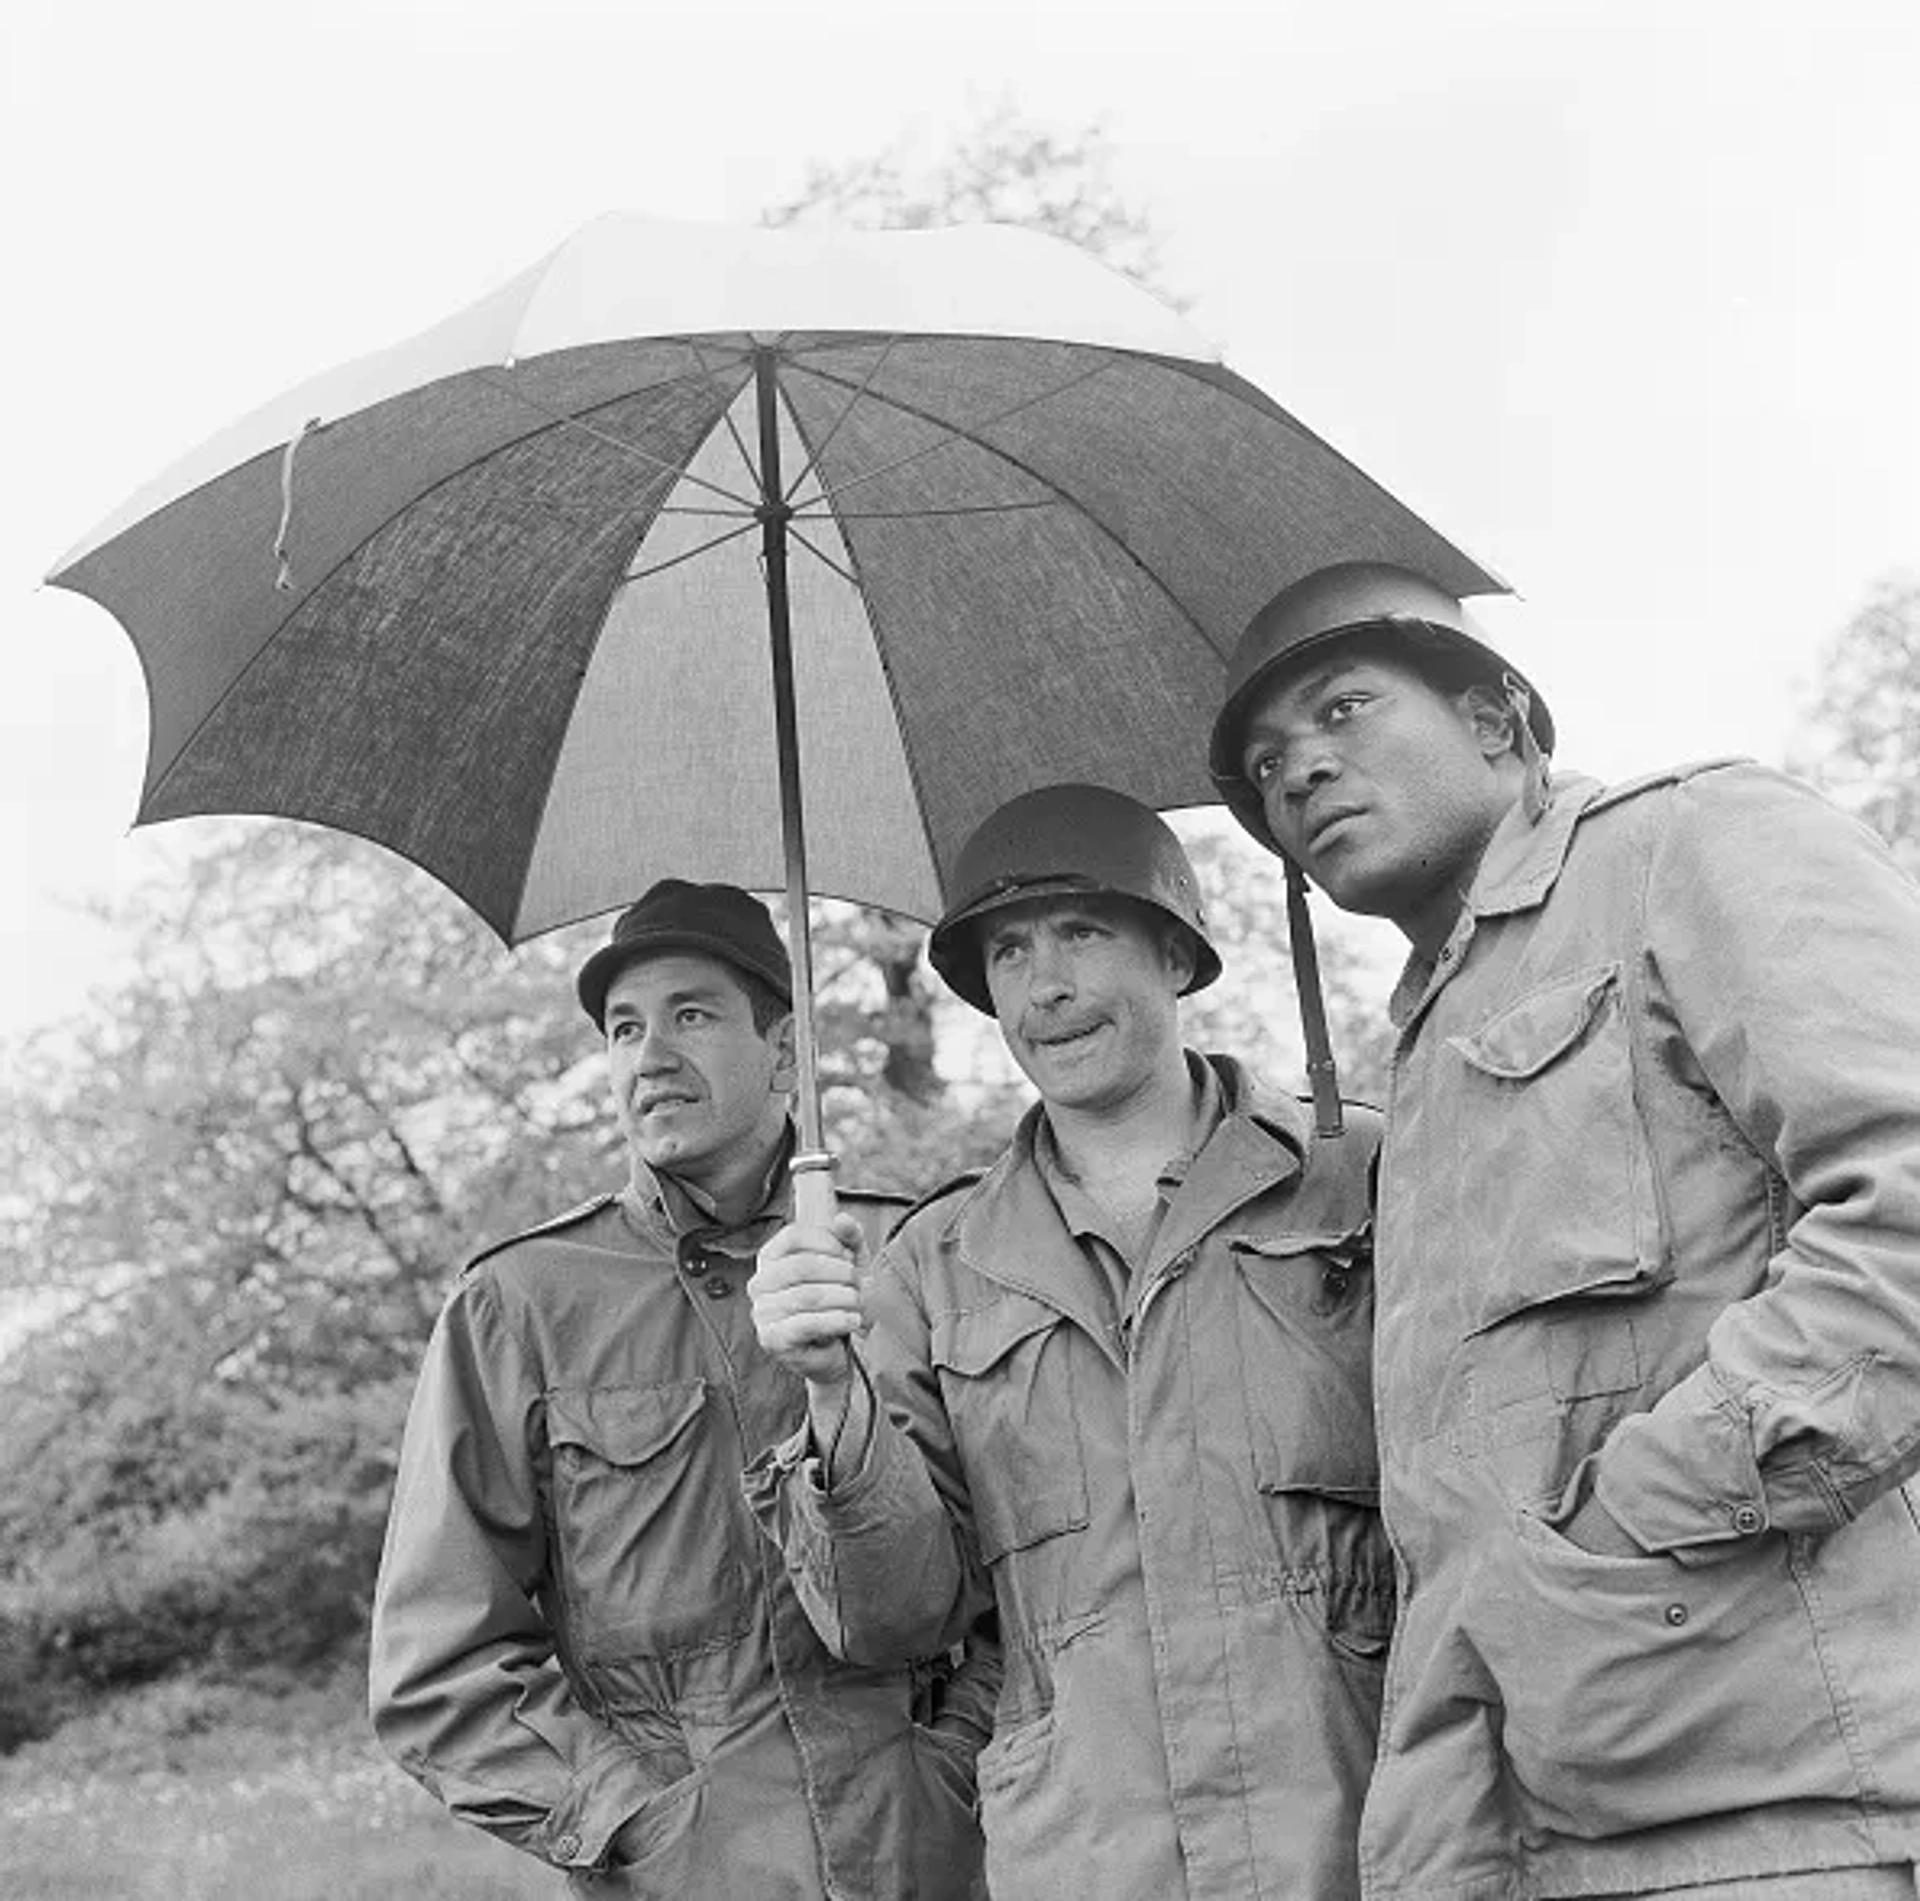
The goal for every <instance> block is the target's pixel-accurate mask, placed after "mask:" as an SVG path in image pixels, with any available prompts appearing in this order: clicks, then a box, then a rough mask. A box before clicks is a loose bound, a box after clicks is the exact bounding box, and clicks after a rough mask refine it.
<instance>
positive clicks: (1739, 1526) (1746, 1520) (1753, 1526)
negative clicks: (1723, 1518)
mask: <svg viewBox="0 0 1920 1901" xmlns="http://www.w3.org/2000/svg"><path fill="white" fill-rule="evenodd" d="M1765 1523H1766V1520H1765V1519H1764V1518H1762V1517H1761V1516H1760V1508H1759V1507H1758V1506H1757V1505H1736V1506H1735V1507H1734V1508H1733V1528H1734V1530H1735V1531H1737V1532H1738V1533H1739V1534H1740V1535H1741V1537H1743V1538H1750V1537H1752V1535H1753V1534H1754V1533H1755V1532H1756V1531H1758V1530H1759V1529H1760V1527H1761V1526H1762V1525H1764V1524H1765Z"/></svg>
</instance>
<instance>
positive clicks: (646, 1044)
mask: <svg viewBox="0 0 1920 1901" xmlns="http://www.w3.org/2000/svg"><path fill="white" fill-rule="evenodd" d="M636 1067H637V1068H638V1069H639V1071H640V1073H641V1075H643V1076H661V1075H665V1074H667V1073H669V1072H670V1071H672V1070H675V1069H678V1068H679V1067H680V1050H679V1046H678V1045H677V1044H676V1043H675V1042H674V1040H673V1036H672V1033H671V1032H670V1031H669V1030H668V1028H667V1027H666V1026H665V1025H664V1024H654V1025H653V1026H651V1027H650V1028H648V1029H644V1030H642V1031H641V1032H640V1054H639V1057H638V1058H637V1059H636Z"/></svg>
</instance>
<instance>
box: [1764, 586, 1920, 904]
mask: <svg viewBox="0 0 1920 1901" xmlns="http://www.w3.org/2000/svg"><path fill="white" fill-rule="evenodd" d="M1791 764H1792V766H1793V769H1794V770H1795V771H1796V772H1799V773H1800V774H1802V775H1803V776H1804V777H1806V778H1808V779H1811V780H1812V781H1813V783H1814V784H1815V785H1817V786H1819V787H1820V788H1821V789H1822V790H1823V791H1824V792H1826V793H1827V794H1828V796H1829V797H1831V798H1833V799H1834V800H1835V801H1837V802H1838V803H1839V804H1841V805H1843V806H1845V807H1846V809H1847V810H1848V811H1849V812H1852V813H1854V814H1855V815H1856V816H1858V817H1860V818H1863V819H1865V820H1866V822H1867V823H1868V824H1869V825H1871V826H1872V827H1873V828H1874V829H1875V830H1876V831H1877V832H1879V833H1880V835H1881V836H1882V837H1883V838H1885V839H1886V840H1888V842H1889V843H1890V844H1891V845H1892V846H1893V848H1894V852H1895V854H1896V855H1897V856H1898V857H1899V859H1900V861H1901V863H1902V864H1904V865H1905V866H1906V867H1907V869H1908V870H1909V871H1912V872H1914V873H1915V874H1916V875H1920V574H1914V573H1911V572H1908V573H1895V574H1889V575H1886V576H1884V577H1882V579H1881V580H1880V581H1879V582H1878V583H1877V584H1876V585H1875V587H1874V588H1873V590H1872V592H1871V593H1870V594H1869V596H1868V598H1867V600H1866V601H1865V602H1864V603H1863V604H1862V606H1861V607H1860V609H1859V611H1858V612H1857V613H1856V614H1855V615H1854V616H1853V618H1852V619H1851V620H1850V621H1848V622H1847V624H1846V625H1845V626H1844V627H1843V628H1841V629H1840V631H1839V632H1838V633H1837V634H1835V635H1834V637H1833V638H1832V639H1831V640H1830V641H1829V642H1828V643H1827V647H1826V650H1825V652H1824V653H1823V654H1822V656H1821V667H1820V680H1819V685H1818V688H1817V690H1816V692H1815V694H1814V696H1813V698H1812V701H1811V704H1810V705H1809V706H1808V708H1807V711H1806V715H1805V717H1804V719H1803V721H1802V724H1801V731H1800V734H1799V736H1798V738H1797V740H1796V743H1795V745H1794V749H1793V755H1792V760H1791Z"/></svg>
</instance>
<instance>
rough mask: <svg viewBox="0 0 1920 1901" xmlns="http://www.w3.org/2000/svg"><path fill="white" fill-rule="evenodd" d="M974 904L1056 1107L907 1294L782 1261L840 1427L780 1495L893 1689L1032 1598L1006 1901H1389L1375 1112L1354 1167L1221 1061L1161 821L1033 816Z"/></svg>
mask: <svg viewBox="0 0 1920 1901" xmlns="http://www.w3.org/2000/svg"><path fill="white" fill-rule="evenodd" d="M955 885H956V889H957V890H958V892H959V893H960V896H959V899H958V901H957V902H956V903H955V904H954V905H953V906H952V908H951V909H950V910H949V911H948V912H947V914H946V915H945V916H944V917H943V918H942V919H941V921H940V923H939V925H938V926H937V927H936V929H935V931H934V933H933V938H932V942H931V946H930V949H931V954H932V958H933V962H934V965H935V967H936V969H938V970H939V972H940V974H941V975H942V976H943V977H944V979H945V980H946V982H947V983H948V985H949V986H950V987H951V988H952V989H953V990H955V991H956V992H957V993H958V994H959V995H960V996H961V997H962V998H964V999H965V1000H966V1001H967V1002H968V1003H970V1004H972V1005H973V1006H974V1008H976V1009H978V1010H981V1011H983V1012H991V1013H992V1014H993V1015H994V1016H995V1017H996V1018H997V1019H998V1021H999V1025H1000V1029H1001V1034H1002V1035H1003V1037H1004V1038H1005V1040H1006V1044H1007V1047H1008V1049H1009V1051H1010V1052H1011V1053H1012V1055H1013V1057H1014V1059H1015V1060H1016V1061H1017V1062H1018V1063H1019V1065H1020V1067H1021V1068H1022V1070H1024V1072H1025V1073H1026V1075H1027V1077H1028V1079H1029V1080H1030V1081H1031V1082H1032V1083H1033V1085H1034V1086H1035V1088H1036V1089H1037V1090H1038V1091H1039V1094H1040V1102H1039V1104H1038V1106H1037V1107H1036V1108H1035V1109H1034V1110H1033V1111H1032V1112H1031V1113H1030V1114H1029V1115H1028V1116H1027V1118H1026V1119H1025V1120H1024V1121H1023V1122H1022V1124H1021V1126H1020V1128H1019V1130H1018V1132H1017V1133H1016V1135H1015V1137H1014V1140H1013V1142H1012V1144H1011V1146H1010V1147H1009V1148H1008V1149H1007V1150H1006V1152H1005V1153H1004V1154H1003V1155H1002V1156H1001V1157H1000V1159H999V1160H998V1161H997V1162H996V1163H995V1164H994V1166H993V1167H992V1168H991V1169H990V1170H989V1171H988V1172H987V1173H986V1175H985V1176H984V1177H983V1178H981V1179H978V1180H974V1181H969V1182H966V1183H962V1184H958V1185H956V1186H954V1187H953V1188H952V1189H951V1190H949V1191H946V1192H942V1193H941V1194H938V1195H936V1196H935V1197H933V1198H932V1199H931V1200H930V1201H929V1202H927V1203H926V1204H924V1205H923V1206H922V1207H921V1208H920V1209H919V1210H918V1211H917V1212H915V1213H914V1214H912V1215H911V1216H909V1217H908V1219H907V1220H906V1221H905V1222H904V1223H903V1224H902V1225H901V1228H900V1230H899V1232H898V1233H897V1234H896V1236H895V1237H894V1239H893V1241H892V1242H891V1243H890V1244H889V1245H888V1247H887V1248H886V1250H885V1251H884V1252H883V1253H882V1254H881V1256H880V1259H879V1263H878V1266H877V1269H876V1271H875V1272H874V1274H873V1276H872V1279H871V1282H870V1283H869V1282H867V1281H866V1280H865V1279H864V1277H863V1274H862V1271H861V1266H862V1264H861V1262H860V1260H859V1258H858V1257H859V1256H860V1255H861V1254H862V1253H863V1252H864V1238H863V1236H862V1233H861V1231H860V1229H859V1226H858V1224H857V1223H855V1222H854V1221H852V1220H849V1219H846V1218H842V1219H841V1221H840V1222H839V1223H838V1225H837V1229H836V1231H835V1232H832V1233H828V1232H825V1231H819V1230H809V1229H805V1228H788V1229H786V1230H783V1231H782V1232H781V1233H780V1234H779V1235H777V1236H775V1237H774V1238H773V1239H772V1240H771V1241H770V1242H769V1243H768V1244H767V1245H766V1246H765V1247H764V1248H763V1249H762V1250H761V1255H760V1267H759V1271H758V1273H757V1274H756V1275H755V1277H754V1280H753V1283H752V1288H751V1291H752V1294H753V1299H754V1312H755V1320H756V1323H757V1325H758V1328H759V1332H760V1338H761V1340H762V1342H763V1343H764V1344H765V1345H766V1346H767V1348H768V1349H769V1350H770V1351H771V1352H773V1353H775V1354H776V1355H778V1356H779V1357H781V1358H782V1359H784V1360H785V1361H786V1362H787V1364H788V1365H790V1366H792V1367H793V1368H794V1369H795V1370H796V1371H798V1372H800V1373H802V1374H803V1375H805V1377H806V1379H807V1383H808V1396H809V1411H810V1428H809V1430H808V1431H806V1432H803V1433H800V1434H797V1435H796V1436H795V1437H794V1438H793V1439H792V1440H790V1441H789V1442H788V1443H787V1444H785V1445H783V1446H781V1447H778V1448H776V1450H775V1452H774V1453H773V1455H772V1456H771V1457H770V1458H769V1459H768V1460H766V1461H765V1462H763V1464H762V1465H761V1467H760V1468H759V1469H758V1470H757V1471H756V1472H754V1473H753V1474H752V1475H751V1476H750V1490H751V1495H752V1496H753V1497H754V1499H755V1501H756V1504H757V1507H758V1509H759V1511H760V1513H761V1515H762V1522H763V1523H764V1524H765V1525H766V1526H767V1527H768V1529H769V1531H770V1533H771V1534H772V1536H773V1537H774V1538H775V1539H776V1540H777V1541H778V1542H779V1543H780V1544H781V1545H782V1546H783V1548H784V1553H785V1556H786V1559H787V1562H788V1564H789V1566H790V1567H791V1569H792V1570H793V1572H794V1575H795V1579H796V1583H797V1585H798V1587H799V1590H800V1592H801V1596H802V1600H803V1601H804V1603H805V1604H806V1606H807V1608H808V1610H809V1612H810V1613H811V1614H812V1616H813V1618H814V1620H815V1622H816V1624H817V1625H818V1626H819V1628H820V1630H821V1632H822V1633H823V1634H824V1635H825V1636H826V1638H827V1640H828V1642H829V1643H830V1644H831V1645H832V1646H833V1648H834V1649H835V1650H836V1651H837V1652H838V1653H839V1654H841V1655H843V1656H846V1657H848V1658H851V1659H854V1660H857V1661H859V1662H863V1663H865V1664H868V1665H870V1666H873V1667H887V1666H890V1665H895V1664H897V1663H898V1662H899V1661H900V1660H902V1659H904V1658H907V1657H911V1656H913V1655H916V1654H919V1653H921V1652H923V1651H925V1650H927V1649H929V1648H932V1647H934V1646H937V1645H940V1644H944V1643H948V1642H951V1641H952V1640H953V1638H954V1637H955V1636H956V1635H958V1634H959V1633H960V1632H962V1631H964V1630H965V1629H966V1628H967V1627H968V1625H969V1624H970V1622H971V1620H972V1619H973V1618H974V1617H975V1615H976V1614H977V1613H978V1610H979V1608H980V1607H981V1606H982V1605H983V1604H984V1603H986V1602H988V1601H989V1600H990V1599H991V1600H997V1604H998V1610H999V1617H1000V1626H1001V1633H1002V1636H1003V1638H1004V1640H1005V1643H1006V1651H1007V1667H1006V1676H1005V1682H1004V1687H1003V1690H1002V1694H1001V1698H1000V1703H999V1708H998V1713H997V1720H996V1725H995V1729H994V1735H993V1740H992V1742H991V1743H990V1744H989V1745H988V1747H987V1750H986V1751H985V1753H984V1754H983V1755H982V1757H981V1764H980V1769H981V1773H980V1803H981V1821H982V1826H983V1828H984V1830H985V1834H986V1840H987V1879H988V1886H989V1889H990V1891H991V1892H992V1894H993V1895H994V1897H995V1901H1023V1898H1025V1901H1075V1898H1081V1901H1181V1898H1182V1897H1194V1898H1195V1901H1199V1898H1200V1897H1206V1898H1207V1901H1244V1897H1248V1896H1252V1895H1271V1896H1276V1897H1280V1896H1287V1897H1299V1901H1308V1898H1309V1897H1311V1898H1312V1901H1338V1897H1341V1896H1352V1895H1356V1894H1357V1893H1358V1883H1357V1878H1356V1873H1355V1857H1354V1845H1355V1835H1356V1831H1357V1827H1358V1819H1359V1809H1360V1800H1361V1793H1362V1791H1363V1789H1364V1787H1365V1783H1366V1778H1367V1772H1368V1769H1369V1767H1370V1765H1371V1762H1372V1759H1373V1751H1374V1741H1375V1733H1376V1721H1377V1705H1378V1694H1379V1683H1380V1673H1381V1659H1382V1654H1383V1652H1384V1649H1385V1646H1386V1641H1387V1636H1388V1632H1389V1630H1390V1627H1391V1623H1392V1616H1393V1592H1392V1567H1391V1560H1390V1556H1389V1553H1388V1551H1387V1548H1386V1545H1385V1543H1384V1541H1383V1539H1382V1536H1381V1533H1380V1527H1379V1521H1378V1517H1377V1513H1376V1510H1375V1476H1374V1457H1373V1427H1372V1411H1371V1401H1370V1396H1369V1387H1368V1352H1369V1340H1368V1334H1369V1321H1370V1317H1371V1311H1372V1288H1371V1272H1370V1268H1369V1264H1368V1253H1367V1232H1366V1214H1367V1167H1368V1162H1369V1158H1370V1156H1371V1153H1372V1146H1373V1143H1372V1120H1373V1119H1372V1118H1371V1117H1370V1116H1369V1115H1368V1114H1367V1113H1366V1112H1364V1111H1355V1112H1353V1114H1352V1115H1351V1118H1350V1127H1349V1129H1348V1131H1347V1133H1345V1134H1344V1135H1342V1136H1340V1137H1338V1138H1333V1139H1328V1140H1316V1139H1315V1138H1314V1136H1313V1134H1312V1132H1311V1125H1310V1124H1309V1122H1308V1121H1307V1119H1306V1117H1305V1116H1304V1115H1303V1113H1302V1111H1301V1108H1300V1105H1299V1104H1298V1103H1296V1102H1295V1101H1294V1100H1293V1099H1292V1098H1290V1097H1276V1096H1272V1095H1269V1094H1267V1093H1265V1092H1264V1091H1263V1090H1261V1089H1260V1088H1258V1087H1257V1086H1256V1085H1255V1083H1254V1082H1253V1080H1252V1079H1251V1078H1250V1077H1249V1076H1248V1075H1247V1074H1246V1072H1245V1071H1243V1070H1242V1069H1241V1068H1240V1067H1239V1066H1238V1065H1237V1064H1236V1063H1234V1062H1233V1061H1232V1060H1231V1059H1229V1058H1225V1057H1210V1058H1202V1057H1200V1056H1197V1055H1194V1054H1192V1053H1190V1052H1188V1051H1186V1050H1185V1049H1183V1047H1182V1044H1181V1038H1180V1024H1179V998H1180V996H1181V995H1182V994H1184V993H1185V992H1187V991H1191V990H1195V989H1198V988H1199V987H1200V986H1202V985H1204V984H1207V983H1210V982H1211V981H1212V980H1213V979H1214V978H1215V977H1216V976H1217V975H1218V974H1219V970H1220V960H1219V957H1218V955H1217V954H1216V952H1215V951H1214V948H1213V946H1212V944H1211V943H1210V942H1209V940H1208V937H1207V932H1206V925H1205V920H1204V918H1203V916H1202V914H1201V909H1200V902H1199V894H1198V890H1197V887H1196V884H1195V881H1194V876H1193V870H1192V867H1191V865H1190V864H1189V863H1188V862H1187V858H1186V854H1185V852H1184V851H1182V849H1181V848H1180V844H1179V841H1178V840H1177V839H1176V838H1175V837H1174V835H1173V834H1172V832H1171V831H1170V830H1169V829H1168V828H1167V827H1166V825H1165V824H1164V823H1163V822H1162V821H1161V820H1160V819H1159V818H1158V817H1157V816H1156V815H1155V814H1154V813H1153V812H1151V811H1149V810H1148V809H1147V808H1145V807H1144V806H1141V805H1137V804H1136V803H1135V802H1134V801H1133V800H1131V799H1129V798H1125V797H1123V796H1121V795H1120V794H1118V793H1115V792H1110V791H1106V790H1104V789H1102V788H1099V787H1095V786H1084V785H1074V786H1057V787H1052V788H1048V789H1046V790H1043V791H1039V792H1034V793H1029V794H1026V795H1023V796H1022V797H1019V798H1016V799H1014V800H1012V801H1011V802H1010V803H1008V804H1006V805H1004V806H1002V807H1001V808H1000V810H999V811H997V812H996V813H994V814H993V815H992V816H990V817H989V818H988V819H987V820H986V821H985V823H984V824H982V825H981V826H980V827H979V828H978V830H977V831H976V832H975V833H974V834H973V835H972V837H971V838H970V840H969V841H968V843H967V844H966V846H965V847H964V849H963V851H962V853H961V856H960V859H959V863H958V867H957V872H956V879H955ZM869 1323H870V1325H871V1331H870V1332H867V1333H866V1334H865V1338H864V1341H863V1343H862V1344H861V1345H860V1347H859V1348H858V1349H857V1350H856V1351H854V1352H852V1353H849V1351H848V1346H847V1342H848V1341H849V1340H850V1339H852V1338H854V1337H855V1336H857V1335H859V1334H860V1333H861V1332H862V1330H863V1329H864V1328H866V1327H867V1326H868V1325H869Z"/></svg>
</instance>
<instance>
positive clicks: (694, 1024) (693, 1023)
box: [673, 1004, 713, 1030]
mask: <svg viewBox="0 0 1920 1901" xmlns="http://www.w3.org/2000/svg"><path fill="white" fill-rule="evenodd" d="M673 1020H674V1022H676V1023H677V1024H679V1025H680V1027H681V1028H682V1029H686V1030H697V1029H698V1028H699V1027H700V1026H701V1024H703V1023H711V1022H712V1021H713V1012H712V1011H711V1010H702V1009H700V1008H699V1007H698V1006H697V1005H695V1004H688V1005H687V1006H686V1007H685V1008H684V1009H681V1010H676V1011H675V1012H674V1013H673Z"/></svg>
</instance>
